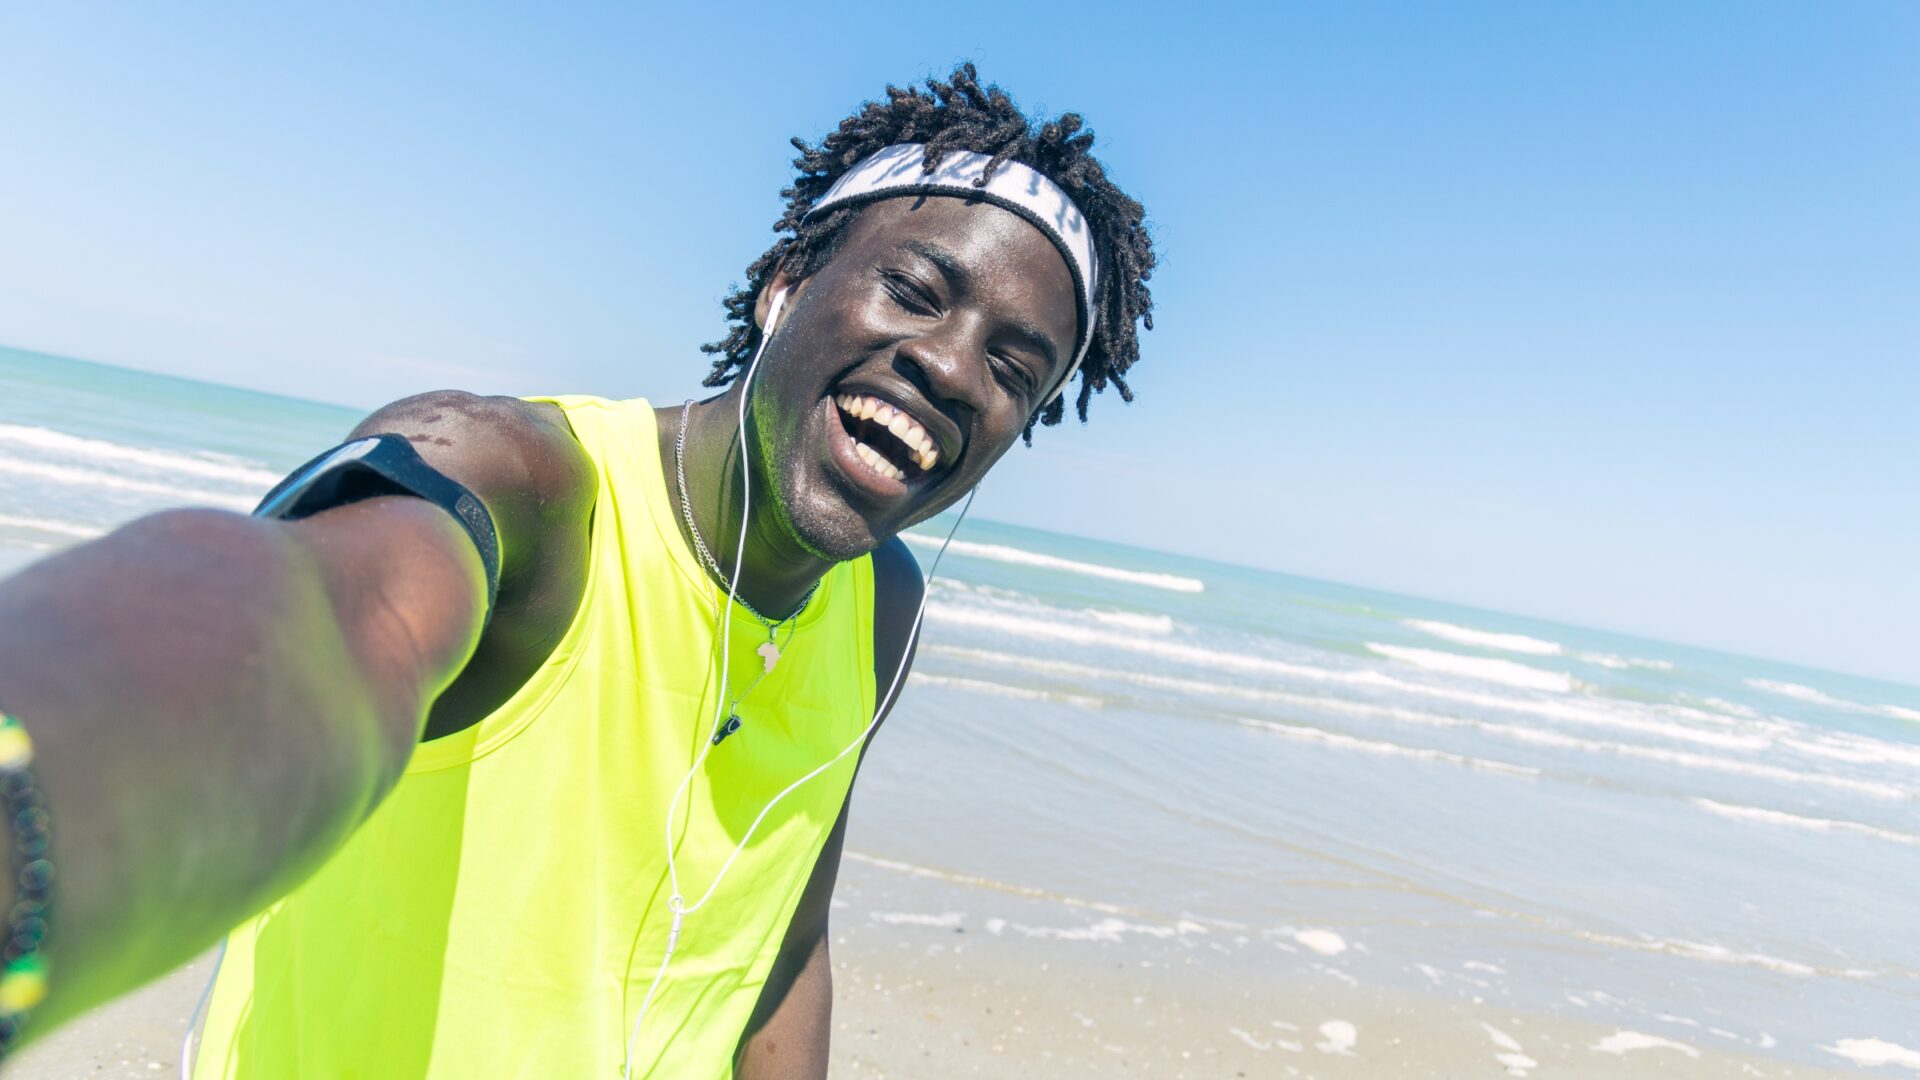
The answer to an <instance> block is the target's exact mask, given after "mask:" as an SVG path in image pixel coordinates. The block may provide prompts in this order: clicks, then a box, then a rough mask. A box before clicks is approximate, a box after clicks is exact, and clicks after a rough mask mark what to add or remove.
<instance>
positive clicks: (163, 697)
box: [0, 500, 478, 1035]
mask: <svg viewBox="0 0 1920 1080" xmlns="http://www.w3.org/2000/svg"><path fill="white" fill-rule="evenodd" d="M407 501H409V502H415V503H418V501H417V500H407ZM418 506H419V509H418V510H416V509H412V508H406V509H403V510H402V511H400V513H401V514H402V515H406V514H416V513H427V514H438V513H439V511H437V510H434V509H433V508H431V507H428V506H426V504H424V503H418ZM349 509H353V508H349ZM389 516H392V515H391V514H389ZM446 527H447V528H449V529H454V528H457V526H455V525H453V523H452V522H451V520H450V519H449V520H447V521H446ZM314 532H315V533H316V536H302V535H301V534H298V533H296V532H295V531H294V530H293V529H292V528H290V527H288V526H285V525H282V524H279V523H272V522H264V521H256V520H252V519H247V518H241V517H237V516H235V515H231V514H221V513H216V512H211V511H185V512H178V513H171V514H163V515H157V516H155V517H153V518H149V519H146V520H145V521H142V522H139V523H136V524H134V525H132V526H129V527H128V528H126V529H123V530H121V531H120V532H118V533H115V534H114V535H112V536H109V537H107V538H105V539H102V540H100V541H96V542H94V543H92V544H88V545H85V546H83V547H81V548H77V549H75V550H73V551H70V552H67V553H64V554H62V555H59V556H55V557H53V558H50V559H47V560H45V561H44V562H42V563H40V564H38V565H36V566H34V567H32V568H30V569H28V570H27V571H25V572H23V573H21V574H19V575H17V576H15V577H13V578H11V579H8V580H6V581H4V582H0V709H5V710H6V711H8V712H11V713H13V714H15V715H16V716H18V717H19V718H20V719H21V720H22V722H23V723H24V724H25V725H26V726H27V728H28V730H29V732H30V733H31V735H32V737H33V740H34V744H35V747H36V758H35V761H36V769H37V771H38V774H39V782H40V787H41V789H42V791H43V793H44V795H45V797H46V800H47V803H48V807H49V811H50V813H51V817H52V822H53V849H52V851H53V858H54V860H55V863H54V864H55V868H56V872H57V875H58V877H57V880H56V884H55V893H54V907H53V918H52V924H51V925H52V929H51V933H50V936H49V939H48V943H47V952H48V956H49V960H50V966H51V969H52V973H53V977H52V980H51V994H50V996H49V998H48V999H47V1001H46V1003H45V1004H44V1005H43V1006H42V1007H41V1008H40V1009H38V1010H36V1012H35V1017H34V1021H33V1023H32V1024H31V1025H30V1027H29V1030H28V1033H29V1034H30V1035H34V1034H41V1033H44V1032H45V1031H46V1030H47V1029H48V1028H49V1027H51V1026H52V1025H53V1024H55V1023H58V1022H59V1021H60V1020H61V1019H63V1018H65V1017H67V1016H71V1015H73V1014H74V1013H76V1012H78V1011H80V1010H83V1009H85V1008H88V1007H90V1006H92V1005H94V1004H98V1003H99V1002H101V1001H104V1000H107V999H108V998H111V997H112V996H115V995H117V994H119V993H122V992H124V991H126V990H128V989H130V988H132V987H133V986H137V985H139V984H140V983H142V982H144V981H146V980H147V979H150V978H152V977H154V976H156V975H159V974H161V973H162V972H164V971H166V970H168V969H169V968H171V967H173V966H175V965H177V964H179V963H180V962H182V961H184V960H186V959H188V958H190V957H191V956H193V955H194V954H195V953H196V952H198V951H199V950H201V949H204V948H205V947H206V946H207V945H208V944H210V943H211V942H212V941H213V940H215V939H217V938H218V937H219V936H220V935H221V934H222V933H224V932H225V931H226V930H227V929H228V928H229V927H231V926H232V925H233V924H234V923H235V922H237V921H238V920H239V919H241V918H244V917H245V916H246V915H248V914H250V913H251V912H252V911H254V910H257V909H258V908H259V907H260V906H262V905H264V904H265V903H267V902H268V901H270V900H272V899H273V898H274V897H276V896H278V895H280V894H281V893H283V892H285V891H286V890H287V889H288V888H290V887H292V885H294V884H295V883H297V882H298V881H299V880H300V879H301V878H303V877H304V876H305V875H306V874H308V873H310V872H311V871H312V870H313V869H314V868H315V867H316V866H317V865H318V864H319V863H320V862H321V861H322V860H323V859H324V858H325V857H326V855H327V854H329V853H330V852H331V851H332V850H333V849H334V848H335V847H337V846H338V845H339V843H340V842H341V841H342V840H344V839H345V837H346V836H347V835H348V834H349V833H350V832H351V830H352V829H353V827H354V826H355V825H357V824H358V823H359V822H360V821H361V820H362V819H363V818H364V817H365V815H366V813H367V812H368V811H369V810H370V809H371V808H372V806H373V805H374V803H375V802H377V800H378V799H379V798H380V797H381V796H382V795H383V794H384V793H385V792H386V791H387V790H388V789H389V788H390V787H391V785H392V784H393V782H394V781H395V780H396V779H397V777H398V773H399V771H400V769H401V767H402V766H403V765H404V762H405V759H406V755H407V753H408V751H409V749H410V747H411V745H412V742H413V740H414V738H416V737H417V734H418V730H419V723H420V722H421V719H422V718H423V717H424V715H425V712H426V708H427V706H428V705H429V704H430V703H431V701H432V697H433V695H434V693H436V692H437V691H438V690H439V689H440V688H441V687H442V686H444V685H445V682H446V680H447V679H449V678H451V676H452V673H453V672H452V668H453V666H454V665H455V663H456V662H457V660H458V659H463V658H464V651H461V652H460V655H459V656H458V657H454V656H452V655H447V656H437V655H422V654H421V653H420V652H419V651H418V650H406V649H402V650H396V652H398V653H400V654H401V655H392V656H378V655H368V654H367V653H368V650H367V649H366V648H365V647H364V645H363V644H360V643H358V642H357V641H356V638H355V636H354V635H353V633H352V632H351V625H350V624H351V623H352V621H353V620H357V619H374V620H377V619H382V618H393V617H396V616H394V615H393V613H391V612H383V611H380V610H374V609H371V608H367V607H366V606H365V605H358V604H355V603H345V602H343V597H348V596H351V595H352V592H351V590H350V589H349V588H347V587H346V583H343V582H342V581H340V580H338V579H339V578H340V576H341V573H342V571H340V570H338V569H332V568H330V567H334V566H349V567H350V566H351V565H352V560H347V559H339V558H337V557H336V558H334V559H332V561H331V562H329V561H328V560H326V559H322V558H319V557H317V556H316V554H315V549H314V547H313V544H314V543H315V542H318V543H323V544H324V543H330V542H338V543H349V544H350V543H353V542H355V541H353V540H351V539H344V540H334V539H331V538H330V537H329V535H328V533H327V529H326V527H325V526H318V527H316V529H315V530H314ZM342 535H343V536H344V535H346V534H342ZM334 554H335V555H337V554H338V553H334ZM347 572H351V571H347ZM472 621H473V623H474V626H473V628H472V634H470V635H469V640H468V641H467V642H466V647H470V646H471V640H470V639H471V636H473V635H477V632H478V613H477V612H475V613H474V614H473V618H472ZM436 647H437V648H438V649H439V651H441V652H448V651H449V650H447V649H446V648H445V646H436ZM409 651H412V652H413V653H414V654H413V655H406V654H407V653H408V652H409ZM429 651H431V649H430V650H429ZM436 667H437V668H439V669H440V670H435V669H436ZM10 889H11V885H10V884H0V901H5V900H7V899H8V897H9V890H10ZM0 910H4V908H0Z"/></svg>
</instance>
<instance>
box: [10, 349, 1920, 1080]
mask: <svg viewBox="0 0 1920 1080" xmlns="http://www.w3.org/2000/svg"><path fill="white" fill-rule="evenodd" d="M543 389H561V390H565V389H569V388H543ZM356 418H357V417H356V414H355V413H353V412H352V411H350V410H347V409H342V408H339V407H336V406H329V405H319V404H314V403H311V402H304V401H296V400H292V399H288V398H283V397H274V396H269V395H263V394H257V393H252V392H248V391H244V390H238V389H234V388H230V387H221V386H213V385H208V384H204V383H197V382H191V381H186V380H180V379H173V378H168V377H164V376H158V375H151V374H144V373H139V372H133V371H127V370H123V369H118V368H112V367H105V366H100V365H94V364H87V363H82V362H78V361H73V360H65V359H59V358H54V357H48V356H42V355H38V354H33V353H26V352H21V351H16V350H7V349H0V574H7V573H12V572H14V571H16V570H18V569H19V568H21V567H23V566H25V565H27V564H29V563H31V562H32V561H33V560H35V559H37V558H40V557H42V556H44V555H45V554H47V553H49V552H52V551H56V550H58V549H60V548H62V547H65V546H67V545H70V544H73V543H77V542H81V541H84V540H86V539H88V538H90V537H93V536H96V535H99V534H100V533H102V532H104V531H107V530H110V529H112V528H113V527H115V526H117V525H119V524H121V523H123V522H125V521H127V520H129V519H131V518H134V517H136V516H139V515H141V514H144V513H148V512H151V511H154V510H158V509H161V508H164V507H169V506H178V505H183V504H201V505H212V506H219V507H225V508H229V509H234V510H242V511H244V510H246V509H248V508H249V507H250V506H251V505H252V503H253V501H254V500H255V499H256V498H257V497H258V495H259V494H260V493H261V492H263V491H264V490H265V489H266V488H267V487H268V486H270V485H271V484H272V483H273V482H274V481H275V480H276V479H277V478H278V477H279V476H280V475H281V474H282V473H283V472H285V471H286V470H288V469H290V468H291V467H293V466H294V465H297V464H298V463H300V462H301V461H303V460H305V459H306V458H308V457H310V456H312V454H313V453H315V452H316V451H317V450H319V449H321V448H324V447H325V446H327V445H331V444H332V443H334V442H337V441H338V440H339V439H340V438H341V437H342V436H343V435H344V434H345V432H346V431H347V430H348V429H349V428H350V427H351V426H352V425H353V423H354V422H355V420H356ZM941 535H943V530H941V531H935V530H934V529H933V528H932V527H926V528H924V529H923V530H922V531H921V532H920V533H916V534H915V535H912V536H910V537H909V540H910V542H911V543H912V545H913V547H914V549H915V551H916V553H917V554H918V555H920V556H921V561H922V563H923V564H927V563H930V562H931V560H932V556H933V554H934V552H935V551H936V550H937V549H938V548H939V544H940V536H941ZM1568 572H1569V573H1572V572H1576V571H1575V570H1574V569H1573V568H1569V571H1568ZM855 806H856V807H858V812H856V814H855V815H854V819H853V826H852V831H851V834H850V839H849V852H850V854H849V860H850V866H855V867H858V868H860V870H861V872H862V873H871V874H882V875H886V874H897V875H901V876H902V878H903V880H904V879H906V878H913V879H917V880H928V879H933V880H941V881H946V882H949V883H951V884H952V885H954V886H955V887H956V889H957V890H958V891H957V893H956V895H962V896H972V897H975V898H976V900H975V902H973V903H972V906H971V907H969V908H968V910H965V911H959V912H952V911H924V912H914V911H905V912H894V913H886V914H885V915H884V916H882V918H883V920H892V921H894V922H903V921H904V922H907V923H912V922H913V921H914V920H921V922H922V923H923V924H924V925H930V926H947V925H952V926H954V927H956V928H963V927H968V926H971V927H973V928H975V929H976V931H977V932H978V933H984V934H988V935H993V936H996V937H1003V938H1004V937H1019V936H1021V935H1025V936H1027V937H1030V938H1033V939H1035V940H1036V941H1038V940H1042V939H1044V940H1046V941H1048V942H1052V943H1059V942H1069V943H1072V942H1078V943H1081V944H1082V945H1084V949H1085V950H1086V954H1087V955H1088V956H1089V957H1095V956H1098V955H1100V953H1099V950H1102V949H1104V948H1108V947H1110V946H1111V945H1112V944H1113V943H1115V942H1124V941H1125V940H1127V939H1128V938H1130V937H1138V938H1142V939H1152V940H1153V941H1156V942H1159V943H1163V944H1166V943H1172V944H1173V945H1174V946H1178V947H1184V948H1188V949H1189V950H1190V952H1191V955H1192V957H1194V958H1195V959H1194V961H1193V962H1195V963H1199V964H1201V965H1202V966H1203V967H1204V968H1207V969H1208V970H1211V971H1216V972H1217V973H1218V977H1219V978H1220V979H1221V980H1227V981H1233V982H1235V983H1237V984H1239V985H1243V986H1249V987H1253V988H1255V989H1256V990H1257V989H1258V988H1259V987H1260V986H1262V985H1263V984H1264V981H1265V980H1275V981H1278V980H1281V979H1286V980H1297V979H1300V978H1307V979H1322V980H1325V982H1326V985H1328V986H1330V987H1332V986H1335V985H1338V986H1339V987H1342V988H1345V989H1352V988H1354V987H1363V988H1369V987H1370V988H1379V989H1380V990H1381V991H1382V992H1391V993H1394V994H1397V995H1413V996H1414V997H1415V998H1416V999H1417V998H1420V997H1425V998H1429V999H1435V1000H1459V1001H1471V1002H1473V1003H1475V1004H1480V1003H1486V1002H1493V1003H1498V1004H1499V1005H1501V1006H1502V1007H1504V1008H1507V1009H1510V1010H1512V1011H1513V1012H1514V1013H1516V1014H1523V1015H1527V1016H1537V1017H1570V1018H1577V1019H1580V1020H1582V1021H1586V1022H1591V1023H1595V1024H1601V1025H1609V1026H1612V1027H1617V1028H1618V1029H1619V1030H1620V1032H1621V1036H1622V1038H1623V1040H1624V1041H1622V1042H1619V1043H1618V1044H1616V1046H1615V1048H1614V1049H1613V1050H1612V1051H1609V1052H1615V1053H1619V1052H1625V1051H1626V1050H1631V1049H1634V1048H1635V1046H1639V1047H1643V1048H1644V1047H1657V1046H1662V1045H1665V1046H1669V1047H1671V1046H1673V1045H1675V1044H1678V1045H1681V1046H1685V1047H1700V1048H1706V1049H1715V1048H1717V1049H1721V1050H1727V1051H1737V1052H1739V1053H1742V1054H1747V1055H1752V1056H1754V1057H1757V1058H1763V1059H1773V1060H1778V1061H1780V1062H1783V1063H1805V1064H1809V1065H1819V1066H1826V1067H1840V1068H1847V1067H1859V1068H1869V1067H1873V1066H1876V1065H1895V1066H1906V1067H1908V1068H1914V1069H1920V918H1916V917H1915V911H1916V908H1915V903H1916V897H1920V689H1916V688H1915V687H1911V686H1902V685H1896V684H1890V683H1886V682H1880V681H1875V680H1871V679H1865V678H1858V677H1852V676H1847V675H1840V674H1834V673H1830V672H1824V671H1816V670H1810V669H1805V668H1799V667H1793V666H1789V665H1784V664H1779V663H1773V662H1768V661H1763V660H1756V659H1749V658H1744V657H1739V656H1732V655H1727V654H1724V653H1717V652H1710V651H1705V650H1701V649H1694V648H1687V647H1682V646H1678V645H1671V644H1664V643H1660V642H1655V641H1649V640H1644V639H1640V638H1634V637H1628V636H1622V635H1619V634H1612V633H1604V632H1600V631H1596V630H1590V629H1583V628H1580V627H1575V626H1568V625H1564V624H1559V623H1552V622H1545V621H1541V620H1536V619H1528V618H1521V617H1518V616H1513V615H1506V614H1500V613H1497V612H1491V611H1484V610H1479V609H1475V608H1470V607H1463V606H1459V605H1455V604H1446V603H1440V602H1436V601H1430V600H1423V599H1419V598H1416V597H1410V596H1401V595H1395V594H1391V593H1384V592H1377V591H1372V590H1368V589H1362V588H1355V587H1350V586H1345V585H1338V584H1333V583H1329V582H1323V581H1316V580H1311V579H1307V578H1300V577H1291V576H1288V575H1285V574H1279V573H1273V572H1269V571H1262V570H1253V569H1248V568H1245V567H1238V566H1229V565H1224V564H1221V563H1215V562H1208V561H1203V560H1198V559H1191V558H1186V557H1182V556H1178V555H1171V554H1166V553H1161V552H1154V551H1147V550H1142V549H1139V548H1133V547H1127V546H1122V545H1118V544H1111V543H1105V542H1101V541H1097V540H1090V539H1084V538H1079V537H1071V536H1064V535H1060V534H1056V533H1049V532H1042V531H1038V530H1034V529H1028V528H1020V527H1016V526H1011V525H1004V524H996V523H993V522H986V521H979V520H969V521H968V522H967V523H966V524H965V526H964V527H963V528H962V530H961V532H960V534H959V538H958V539H956V540H955V541H954V542H953V544H952V547H951V549H950V550H949V551H948V552H947V554H946V557H945V560H944V562H943V563H942V565H941V567H940V574H939V577H938V578H937V579H936V580H935V581H934V582H933V584H932V587H931V599H930V603H929V607H928V616H927V625H926V631H925V637H924V641H923V644H922V646H921V648H920V652H919V660H918V663H917V667H916V670H915V673H914V674H913V676H912V679H911V682H910V684H909V686H908V687H907V689H906V691H905V693H904V695H903V700H902V703H901V705H900V707H899V708H898V709H897V710H896V712H895V716H894V718H893V719H892V720H891V721H890V722H889V723H888V725H887V728H886V729H885V730H884V731H883V732H882V733H881V735H880V737H879V741H878V743H877V744H876V747H875V749H874V751H873V753H872V754H871V755H870V756H869V760H868V763H867V764H866V766H865V767H864V769H863V774H862V777H861V780H860V783H859V786H858V789H857V797H856V799H855ZM1006 898H1018V899H1019V901H1020V903H1019V906H1018V911H1017V912H1016V914H1017V918H1008V917H1004V916H1003V915H1000V914H996V912H997V911H1000V910H1001V909H1002V908H1007V906H1008V905H1007V904H1006V903H1003V901H1004V900H1006ZM1008 910H1011V908H1009V909H1008ZM856 932H857V931H856ZM1088 970H1089V971H1093V970H1094V966H1093V965H1090V966H1089V968H1088ZM1234 1030H1235V1033H1236V1034H1239V1035H1241V1036H1243V1039H1244V1040H1245V1041H1249V1043H1250V1045H1254V1046H1256V1047H1261V1046H1263V1045H1264V1044H1262V1043H1261V1042H1260V1041H1259V1040H1258V1039H1256V1038H1255V1037H1254V1036H1253V1035H1252V1034H1249V1033H1247V1032H1243V1031H1240V1030H1239V1029H1237V1028H1236V1029H1234ZM1324 1030H1325V1029H1323V1031H1324ZM1636 1039H1638V1040H1640V1041H1639V1042H1638V1043H1636V1042H1635V1040H1636ZM1498 1041H1499V1040H1496V1042H1498ZM1502 1045H1504V1044H1502ZM1522 1060H1526V1059H1524V1056H1523V1058H1522ZM1502 1064H1504V1065H1505V1066H1506V1067H1507V1070H1508V1071H1509V1072H1515V1070H1516V1069H1518V1070H1519V1071H1518V1072H1516V1073H1515V1074H1516V1075H1524V1074H1525V1071H1526V1070H1525V1068H1522V1067H1520V1066H1518V1065H1515V1064H1514V1063H1513V1062H1512V1061H1503V1062H1502ZM1274 1075H1279V1073H1278V1072H1275V1073H1274Z"/></svg>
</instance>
